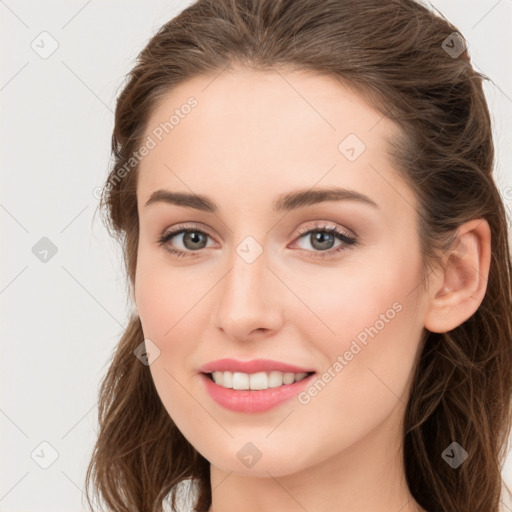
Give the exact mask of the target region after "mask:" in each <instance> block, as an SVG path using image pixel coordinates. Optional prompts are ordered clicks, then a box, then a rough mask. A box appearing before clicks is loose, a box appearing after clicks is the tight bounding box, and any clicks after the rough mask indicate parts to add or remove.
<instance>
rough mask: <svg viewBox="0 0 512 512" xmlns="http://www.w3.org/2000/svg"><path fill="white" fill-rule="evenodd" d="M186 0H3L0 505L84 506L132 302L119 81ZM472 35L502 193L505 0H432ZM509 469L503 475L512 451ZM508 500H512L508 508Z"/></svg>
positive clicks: (59, 511)
mask: <svg viewBox="0 0 512 512" xmlns="http://www.w3.org/2000/svg"><path fill="white" fill-rule="evenodd" d="M189 3H191V2H188V1H184V2H177V1H172V0H167V1H162V0H154V1H146V2H143V1H141V0H139V1H135V0H131V1H127V0H124V1H121V0H117V1H114V0H110V1H106V0H103V1H100V0H89V1H86V0H80V1H75V0H73V1H70V0H66V1H63V0H62V1H45V2H29V1H22V0H6V1H0V16H1V18H0V24H1V29H0V34H1V41H2V43H1V52H2V61H1V62H2V65H1V75H0V93H1V94H0V100H1V108H2V110H1V130H2V132H1V136H2V151H1V153H0V155H1V170H2V186H1V189H0V190H1V195H0V207H1V208H0V218H1V222H2V229H3V231H2V243H1V247H2V266H1V268H2V273H1V277H0V299H1V307H2V323H1V326H2V336H1V340H2V358H1V385H2V386H1V390H2V397H1V409H0V412H1V414H0V424H1V429H2V441H3V442H2V447H1V450H2V451H1V461H2V465H1V473H0V510H1V511H2V512H21V511H23V512H32V511H33V512H73V511H76V512H78V511H82V510H85V507H84V506H83V503H84V502H83V498H84V494H83V489H84V477H85V469H86V466H87V463H88V461H89V457H90V454H91V450H92V447H93V443H94V440H95V436H96V430H95V429H96V427H97V423H96V415H97V407H96V399H97V390H98V385H99V382H100V379H101V377H102V376H103V375H104V373H105V371H106V368H107V363H108V359H109V357H110V356H111V354H112V351H113V349H114V347H115V345H116V343H117V341H118V339H119V338H120V336H121V333H122V331H123V328H124V326H125V325H126V321H127V317H128V313H129V311H130V310H131V309H132V308H133V307H132V305H131V304H130V303H129V300H128V298H127V295H126V286H125V277H124V273H123V266H122V259H121V252H120V250H119V248H118V247H117V246H116V245H115V243H114V242H113V241H112V240H110V239H109V237H108V234H107V232H106V231H105V229H104V227H103V225H102V223H101V221H100V217H99V214H96V215H95V216H94V217H93V215H94V212H95V210H96V208H97V205H98V187H101V186H102V185H103V183H104V180H105V178H106V176H107V172H108V165H109V158H110V139H111V132H112V128H113V110H114V106H115V98H116V94H117V93H118V92H119V88H120V86H121V85H122V83H123V77H124V75H125V74H126V73H127V72H128V71H129V69H130V68H131V66H132V65H133V62H134V58H135V57H136V55H137V53H138V52H139V51H140V50H141V49H142V48H143V47H144V45H145V44H146V43H147V41H148V40H149V38H150V37H151V36H152V35H153V34H154V32H155V31H156V30H157V29H158V28H159V27H160V26H161V25H162V24H163V23H164V22H166V21H168V20H169V19H170V18H172V17H173V16H174V15H175V14H177V13H178V12H179V11H181V10H182V9H183V8H184V7H185V6H186V5H188V4H189ZM432 5H434V6H435V7H436V8H438V9H439V10H440V11H441V12H442V13H443V14H444V15H445V16H446V17H447V18H448V19H449V20H450V21H452V22H454V24H455V25H456V26H457V27H458V28H459V30H460V31H461V32H462V33H463V34H464V36H465V37H466V38H467V39H468V41H469V51H470V54H471V57H472V61H473V64H474V65H475V66H476V67H477V69H478V70H480V71H482V72H484V73H485V74H487V75H488V76H489V77H490V78H492V80H493V81H494V83H492V84H489V83H488V84H486V85H485V90H486V95H487V98H488V101H489V105H490V108H491V110H492V114H493V122H494V129H495V138H496V146H497V165H496V179H497V181H498V184H499V187H500V190H501V191H502V193H503V196H504V198H505V199H506V201H507V206H508V207H510V203H511V202H512V174H511V163H512V162H511V157H510V148H511V146H512V99H511V98H512V68H511V64H510V63H511V62H512V58H511V57H512V35H511V34H512V30H510V29H511V21H512V16H511V15H512V0H499V1H497V0H478V1H473V0H465V1H462V0H461V1H454V0H435V1H433V2H432ZM503 475H504V480H505V481H506V482H507V483H508V485H511V484H512V463H511V457H510V456H509V458H508V459H507V464H506V465H505V468H504V471H503ZM511 510H512V509H511Z"/></svg>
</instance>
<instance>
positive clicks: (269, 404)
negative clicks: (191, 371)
mask: <svg viewBox="0 0 512 512" xmlns="http://www.w3.org/2000/svg"><path fill="white" fill-rule="evenodd" d="M277 371H280V370H277ZM315 376H316V374H315V373H313V374H311V375H309V376H307V377H305V378H304V379H302V380H300V381H299V382H294V383H293V384H285V385H282V386H279V387H277V388H268V389H259V390H252V389H248V390H237V389H228V388H224V387H222V386H219V385H218V384H215V382H213V380H211V379H210V377H208V376H207V375H206V373H201V374H200V378H201V380H202V381H203V383H204V385H205V387H206V391H207V392H208V394H209V395H210V397H211V398H213V400H215V402H217V403H218V404H219V405H220V406H222V407H224V408H226V409H229V410H231V411H235V412H245V413H261V412H265V411H268V410H269V409H273V408H274V407H277V406H278V405H280V404H282V403H283V402H285V401H287V400H290V399H291V398H293V397H294V396H296V395H297V394H299V393H300V392H301V391H302V390H303V389H304V388H305V387H306V386H308V385H309V384H310V383H311V380H312V379H313V378H314V377H315Z"/></svg>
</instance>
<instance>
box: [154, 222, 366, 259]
mask: <svg viewBox="0 0 512 512" xmlns="http://www.w3.org/2000/svg"><path fill="white" fill-rule="evenodd" d="M208 238H212V237H211V235H210V234H209V233H207V232H206V231H204V230H202V229H199V228H197V227H192V226H185V225H177V226H175V227H174V228H172V229H171V230H168V231H165V232H164V233H163V234H162V236H161V237H160V238H159V240H158V241H157V243H158V244H159V245H160V246H165V250H166V251H168V252H170V253H171V254H173V255H175V256H177V257H179V258H182V257H195V256H197V255H196V254H194V253H200V252H201V250H202V249H206V248H207V242H208ZM173 239H176V240H178V241H179V244H178V247H176V243H174V242H173V243H172V244H171V241H172V240H173ZM303 239H304V241H306V242H307V243H309V244H310V247H311V249H310V248H308V247H306V248H304V247H300V248H301V249H303V250H305V251H306V252H307V253H310V255H311V257H313V258H318V257H319V258H326V257H330V256H334V255H335V254H337V253H339V252H341V251H345V250H348V249H350V248H352V247H354V246H355V245H357V239H356V238H354V237H353V236H351V235H348V234H347V233H344V232H343V231H341V230H340V229H339V228H337V227H336V226H328V225H321V226H320V225H313V226H307V227H305V228H302V229H300V230H299V236H298V237H297V238H296V239H295V240H299V241H301V240H303ZM336 241H338V242H339V244H338V245H337V246H335V245H334V244H335V243H336ZM180 245H181V247H180Z"/></svg>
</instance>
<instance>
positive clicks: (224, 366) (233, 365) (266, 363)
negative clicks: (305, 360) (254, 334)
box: [199, 358, 315, 373]
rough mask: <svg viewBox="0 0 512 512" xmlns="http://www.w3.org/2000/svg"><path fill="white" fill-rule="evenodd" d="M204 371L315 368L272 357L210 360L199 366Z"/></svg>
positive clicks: (300, 370) (307, 371) (289, 370)
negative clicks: (302, 366)
mask: <svg viewBox="0 0 512 512" xmlns="http://www.w3.org/2000/svg"><path fill="white" fill-rule="evenodd" d="M199 371H200V372H202V373H211V372H214V371H221V372H222V371H231V372H241V373H257V372H271V371H277V372H283V373H286V372H289V373H309V372H314V371H315V370H313V369H311V368H301V367H299V366H295V365H293V364H288V363H282V362H281V361H273V360H271V359H251V360H250V361H239V360H237V359H229V358H225V359H217V360H216V361H210V362H209V363H206V364H204V365H203V366H201V367H200V368H199Z"/></svg>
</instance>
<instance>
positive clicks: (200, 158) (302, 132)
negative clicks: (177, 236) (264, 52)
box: [138, 69, 406, 199]
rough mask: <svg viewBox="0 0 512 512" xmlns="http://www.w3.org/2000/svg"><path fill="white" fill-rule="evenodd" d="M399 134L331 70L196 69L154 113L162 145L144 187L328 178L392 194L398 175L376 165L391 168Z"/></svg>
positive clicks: (260, 187)
mask: <svg viewBox="0 0 512 512" xmlns="http://www.w3.org/2000/svg"><path fill="white" fill-rule="evenodd" d="M191 98H193V101H192V102H191ZM192 104H193V105H194V106H193V107H190V105H192ZM398 133H399V131H398V128H397V127H396V125H395V124H394V123H393V122H392V121H390V120H389V119H387V118H384V117H383V116H382V114H380V113H379V112H378V111H377V110H375V109H374V108H372V107H371V106H370V105H369V104H368V103H367V102H366V101H365V100H364V98H363V97H362V96H360V95H358V94H356V93H355V92H354V91H352V90H351V89H349V88H347V87H346V86H344V85H342V83H341V82H340V81H338V80H336V79H335V78H333V77H330V76H327V75H320V74H317V73H313V72H309V71H283V70H267V71H254V70H246V69H238V70H230V71H222V72H221V73H220V74H219V73H217V74H212V75H208V76H199V77H194V78H192V79H190V80H187V81H186V82H183V83H182V84H180V85H179V86H177V87H176V88H174V89H173V90H171V91H170V92H169V93H168V94H167V95H165V96H164V97H163V98H162V99H161V100H160V101H159V103H158V104H157V106H156V108H155V109H154V110H153V112H152V113H151V115H150V117H149V120H148V123H147V128H146V134H145V136H146V137H151V138H152V139H155V147H154V148H153V149H152V150H151V151H150V152H149V154H148V155H147V156H146V157H145V158H144V159H143V161H142V162H141V164H140V169H139V171H140V176H139V180H138V193H140V194H142V195H143V196H144V197H143V199H144V198H145V197H147V196H148V195H149V194H150V193H151V192H152V191H153V190H155V189H157V188H162V187H164V186H165V185H168V186H169V187H174V188H178V189H180V190H182V191H187V192H190V190H186V189H187V188H189V189H191V190H192V191H194V192H197V193H199V191H201V192H210V193H214V192H219V193H221V192H222V188H223V186H224V185H230V186H231V185H232V184H233V183H237V184H238V185H239V190H240V194H257V193H258V192H262V193H264V192H268V191H269V190H270V189H271V188H280V189H283V190H286V189H290V188H298V187H308V186H309V187H312V186H314V185H315V183H317V182H319V181H320V180H322V185H329V184H335V185H346V186H348V187H350V188H355V189H357V188H361V187H363V188H366V189H368V186H370V188H373V189H374V193H375V194H382V193H383V192H384V189H386V188H389V186H390V184H389V180H390V179H391V180H396V179H397V176H392V177H390V176H388V183H386V182H385V181H383V180H382V178H380V179H379V178H377V179H376V172H378V169H380V170H381V172H388V173H389V172H390V171H391V165H390V161H389V157H388V146H387V141H388V138H390V137H394V136H398ZM159 139H161V140H159ZM354 157H355V158H354ZM183 180H185V182H184V181H183ZM396 186H401V185H396ZM388 193H389V191H388ZM404 193H406V192H404Z"/></svg>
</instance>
